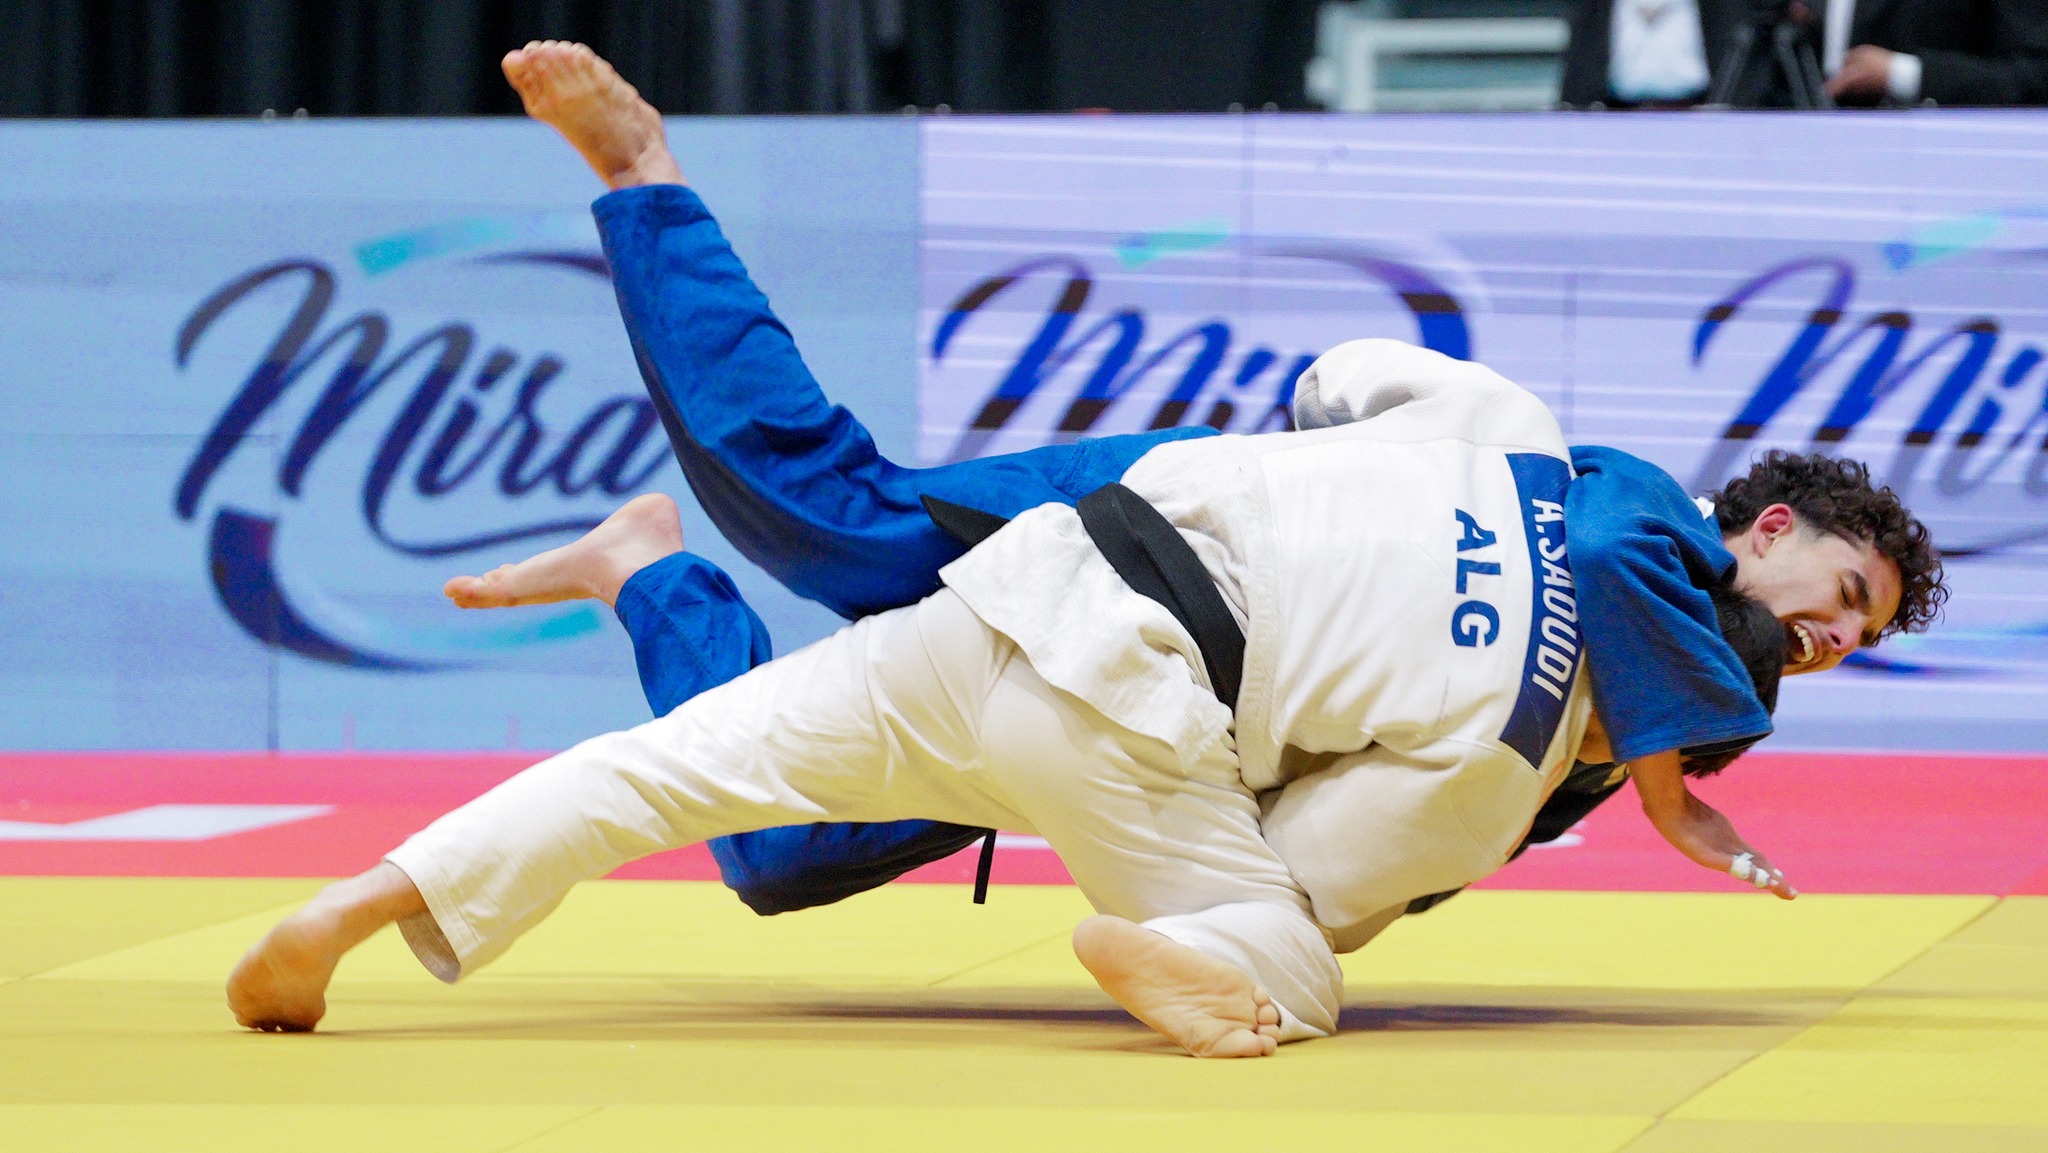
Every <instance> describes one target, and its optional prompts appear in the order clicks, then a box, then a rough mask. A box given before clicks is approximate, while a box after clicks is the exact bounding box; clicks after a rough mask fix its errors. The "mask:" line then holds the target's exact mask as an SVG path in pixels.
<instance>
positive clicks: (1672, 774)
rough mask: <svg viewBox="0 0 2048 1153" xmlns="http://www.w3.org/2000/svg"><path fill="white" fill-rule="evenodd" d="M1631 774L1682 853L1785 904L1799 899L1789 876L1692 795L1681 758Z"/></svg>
mask: <svg viewBox="0 0 2048 1153" xmlns="http://www.w3.org/2000/svg"><path fill="white" fill-rule="evenodd" d="M1629 771H1630V774H1631V775H1632V776H1633V777H1634V778H1635V784H1636V792H1637V794H1638V795H1639V796H1640V797H1641V798H1642V802H1643V813H1644V815H1646V816H1648V817H1649V818H1650V823H1651V824H1653V825H1655V826H1657V831H1658V832H1660V833H1662V834H1664V839H1665V840H1667V841H1670V842H1671V844H1672V846H1673V847H1674V848H1676V849H1677V850H1678V851H1679V852H1681V853H1684V854H1685V855H1686V856H1688V857H1690V858H1692V859H1693V860H1694V861H1696V862H1698V863H1699V864H1701V865H1705V866H1706V867H1707V868H1709V869H1714V870H1716V871H1718V872H1725V873H1727V874H1728V875H1729V876H1731V877H1733V878H1735V879H1736V880H1738V881H1741V882H1743V883H1745V884H1748V885H1751V886H1753V887H1755V888H1757V889H1761V890H1765V891H1767V892H1771V893H1775V894H1776V895H1777V896H1778V897H1780V898H1781V899H1783V900H1787V901H1789V900H1791V899H1792V898H1794V897H1797V896H1798V895H1799V890H1797V889H1795V888H1793V887H1792V885H1791V882H1789V881H1787V880H1786V879H1785V874H1784V873H1782V872H1780V871H1778V869H1776V868H1775V867H1773V866H1772V865H1771V863H1770V862H1769V861H1767V860H1765V859H1764V855H1763V854H1762V853H1759V852H1757V851H1756V850H1755V849H1753V848H1751V847H1750V845H1749V843H1748V842H1747V841H1744V840H1743V839H1742V835H1741V834H1740V833H1737V832H1736V831H1735V826H1734V825H1733V824H1731V823H1729V820H1728V818H1726V817H1724V816H1722V815H1721V814H1720V813H1718V812H1716V811H1715V810H1714V807H1713V806H1712V805H1709V804H1707V803H1706V802H1705V801H1702V800H1700V799H1699V798H1698V797H1695V796H1693V795H1692V790H1691V789H1688V788H1687V787H1686V785H1685V777H1684V775H1683V774H1682V773H1681V772H1680V760H1679V755H1678V754H1677V753H1676V752H1670V753H1658V754H1656V755H1654V756H1649V757H1642V758H1639V759H1638V760H1636V761H1635V762H1634V763H1632V764H1631V765H1630V766H1629Z"/></svg>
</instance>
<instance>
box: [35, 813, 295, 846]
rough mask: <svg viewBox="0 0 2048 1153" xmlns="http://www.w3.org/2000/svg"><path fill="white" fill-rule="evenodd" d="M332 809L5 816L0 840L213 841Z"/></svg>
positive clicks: (284, 823) (287, 822) (285, 823)
mask: <svg viewBox="0 0 2048 1153" xmlns="http://www.w3.org/2000/svg"><path fill="white" fill-rule="evenodd" d="M333 811H334V806H333V805H151V806H149V807H148V808H146V809H131V810H129V811H128V812H125V813H109V814H107V815H106V816H104V817H89V818H87V819H86V820H83V821H72V822H70V823H69V824H62V825H59V824H50V823H46V822H43V821H0V841H210V840H212V839H214V838H215V837H228V836H233V835H234V834H236V833H247V832H250V831H252V830H255V829H268V828H271V827H273V826H275V825H288V824H290V823H292V822H293V821H303V820H305V819H307V818H308V817H319V816H324V815H326V814H328V813H331V812H333Z"/></svg>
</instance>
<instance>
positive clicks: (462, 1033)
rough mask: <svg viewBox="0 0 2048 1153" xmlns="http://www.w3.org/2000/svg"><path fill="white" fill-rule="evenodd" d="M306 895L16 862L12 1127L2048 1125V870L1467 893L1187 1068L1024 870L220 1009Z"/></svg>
mask: <svg viewBox="0 0 2048 1153" xmlns="http://www.w3.org/2000/svg"><path fill="white" fill-rule="evenodd" d="M315 887H316V885H315V884H314V883H313V882H305V881H248V880H187V879H176V880H162V879H159V880H109V879H69V878H67V879H37V878H6V879H0V925H4V926H5V930H4V932H0V1149H4V1150H8V1151H10V1153H12V1151H14V1150H23V1151H29V1150H96V1149H109V1150H111V1149H120V1150H158V1149H160V1150H188V1149H189V1150H207V1151H231V1150H243V1149H250V1150H254V1149H265V1150H271V1149H292V1150H326V1149H335V1150H342V1149H347V1150H362V1149H371V1150H376V1151H377V1153H402V1151H405V1150H413V1149H420V1150H433V1151H435V1153H461V1151H468V1150H477V1151H486V1150H492V1151H495V1150H511V1149H518V1150H532V1151H569V1150H642V1149H645V1150H656V1149H659V1150H664V1151H667V1150H678V1149H725V1150H748V1151H754V1150H785V1149H787V1150H840V1149H846V1150H864V1149H878V1150H879V1149H887V1150H921V1149H947V1150H953V1149H969V1148H971V1149H977V1150H992V1151H1007V1150H1041V1149H1063V1150H1064V1149H1097V1148H1100V1149H1113V1150H1117V1151H1119V1153H1141V1151H1145V1150H1155V1149H1156V1150H1173V1151H1175V1153H1184V1151H1185V1150H1188V1149H1199V1148H1211V1147H1220V1148H1238V1147H1246V1148H1267V1147H1275V1148H1286V1147H1288V1145H1287V1143H1288V1142H1299V1141H1308V1140H1314V1141H1317V1142H1319V1143H1320V1145H1321V1147H1326V1148H1346V1149H1349V1148H1357V1149H1371V1150H1376V1151H1377V1150H1429V1151H1433V1153H1434V1151H1455V1150H1503V1151H1508V1150H1512V1151H1516V1153H1540V1151H1549V1150H1556V1151H1558V1153H1605V1151H1610V1150H1623V1149H1626V1150H1631V1151H1637V1153H1670V1151H1678V1150H1700V1151H1707V1150H1713V1151H1715V1153H1726V1151H1729V1150H1741V1151H1742V1153H1777V1151H1785V1153H1792V1151H1795V1150H1796V1151H1800V1153H1811V1151H1825V1150H1853V1151H1855V1153H1892V1151H1895V1150H1896V1151H1904V1150H1944V1151H1946V1150H1970V1149H1986V1150H2020V1149H2029V1150H2039V1149H2048V1103H2044V1102H2048V898H2026V897H2014V898H2007V899H2005V900H2003V901H1996V900H1993V899H1991V898H1981V897H1845V896H1838V897H1830V896H1807V897H1803V898H1801V899H1800V900H1799V901H1797V902H1795V903H1792V904H1785V903H1783V902H1777V901H1772V900H1768V899H1766V898H1762V897H1759V896H1754V895H1750V894H1745V893H1728V894H1637V893H1535V892H1478V893H1468V894H1466V895H1464V896H1462V897H1459V898H1458V899H1457V900H1455V901H1452V902H1450V903H1449V904H1447V905H1445V906H1443V907H1442V908H1440V909H1437V910H1434V911H1432V912H1430V913H1429V914H1427V915H1425V916H1422V917H1412V918H1408V919H1407V920H1405V921H1404V922H1402V923H1401V924H1400V925H1397V926H1396V927H1395V928H1394V929H1393V930H1390V931H1389V932H1388V933H1387V934H1386V936H1385V937H1384V938H1383V939H1382V940H1380V941H1379V942H1376V943H1375V944H1374V945H1372V946H1371V947H1369V948H1368V949H1366V950H1364V951H1363V952H1361V953H1358V954H1356V955H1354V956H1353V957H1351V958H1348V959H1347V961H1346V966H1345V968H1346V972H1347V974H1348V976H1349V982H1350V994H1349V999H1348V1007H1347V1009H1346V1011H1345V1016H1344V1023H1345V1026H1346V1031H1345V1032H1344V1034H1343V1035H1342V1036H1340V1037H1337V1038H1335V1039H1333V1040H1328V1041H1315V1042H1309V1043H1306V1044H1302V1045H1294V1046H1289V1047H1287V1048H1285V1049H1283V1050H1282V1051H1281V1053H1280V1055H1279V1056H1278V1057H1276V1058H1273V1059H1270V1060H1265V1061H1244V1062H1202V1061H1195V1060H1192V1059H1188V1058H1183V1057H1179V1056H1176V1055H1174V1054H1173V1052H1172V1051H1171V1050H1170V1049H1169V1048H1168V1047H1167V1046H1166V1045H1164V1044H1163V1043H1161V1042H1158V1041H1156V1040H1155V1039H1154V1038H1153V1036H1152V1035H1151V1034H1150V1033H1149V1032H1148V1031H1146V1030H1145V1029H1144V1028H1143V1027H1142V1026H1139V1025H1138V1024H1136V1023H1135V1022H1133V1021H1131V1020H1130V1019H1129V1018H1127V1017H1125V1016H1124V1015H1123V1014H1122V1013H1121V1012H1120V1011H1118V1010H1117V1009H1116V1008H1115V1007H1114V1006H1113V1005H1111V1004H1110V1003H1109V1002H1108V1000H1107V999H1106V998H1104V997H1103V996H1102V995H1101V993H1100V992H1098V991H1097V990H1096V989H1095V988H1094V986H1093V984H1092V983H1091V982H1090V981H1089V980H1088V978H1087V975H1086V974H1085V973H1084V972H1083V971H1082V970H1081V969H1080V967H1079V966H1078V965H1077V964H1076V963H1075V962H1074V961H1073V959H1072V956H1071V954H1070V953H1068V951H1067V946H1066V934H1067V931H1068V930H1069V929H1070V928H1071V926H1072V925H1073V923H1074V922H1075V921H1076V920H1078V919H1079V918H1080V917H1082V916H1084V915H1086V913H1087V911H1088V910H1087V908H1086V906H1085V904H1084V903H1083V902H1082V901H1081V899H1080V898H1079V896H1078V895H1077V894H1076V893H1075V892H1074V891H1073V890H1071V889H1066V888H1057V887H1037V886H1027V887H1013V888H999V889H997V890H996V891H995V892H994V893H992V894H991V897H990V902H989V904H988V905H987V906H986V907H981V908H977V907H975V906H973V905H971V904H970V903H969V902H968V900H967V898H966V894H965V893H964V891H962V890H961V889H958V888H952V887H943V886H914V885H898V886H893V887H891V888H888V889H885V890H882V891H879V892H875V893H870V894H866V895H864V896H862V897H859V898H856V899H854V900H852V901H848V902H845V903H844V904H841V905H838V906H834V907H831V908H828V909H821V910H812V911H810V912H807V913H799V914H793V915H788V916H783V917H777V918H772V919H766V920H764V919H761V918H757V917H755V916H753V915H752V914H751V913H748V912H747V911H746V910H745V909H744V908H742V907H741V906H740V905H739V903H738V902H737V901H736V900H734V899H733V898H732V897H731V896H730V895H729V894H727V893H726V892H725V891H724V890H723V889H721V888H719V887H718V886H716V885H711V884H705V883H695V882H655V881H621V882H608V883H600V884H596V885H590V886H586V887H584V888H583V889H581V890H579V891H578V892H577V893H576V894H574V895H573V896H572V897H571V898H570V900H569V901H568V903H567V904H565V905H564V906H563V908H562V909H561V911H560V912H559V913H558V914H557V915H556V916H555V917H554V918H552V919H551V920H550V921H549V922H547V924H545V925H544V926H542V927H541V929H540V930H538V931H537V932H535V933H534V934H533V935H532V936H531V937H529V938H528V939H527V940H525V941H523V942H521V943H520V945H519V946H518V947H517V948H515V949H514V950H513V951H512V952H511V953H510V954H509V955H508V956H506V957H505V958H504V960H503V961H501V962H500V963H498V964H497V965H495V966H493V967H492V968H490V969H487V970H485V971H484V972H482V973H480V974H478V975H477V976H476V977H475V978H474V979H472V980H470V981H467V982H465V983H464V984H463V985H461V986H459V987H454V988H450V987H446V986H442V985H440V984H438V983H436V982H435V981H434V980H432V979H431V978H430V977H428V976H427V975H426V974H425V973H424V972H423V971H422V970H421V969H420V968H419V967H418V965H417V964H416V963H415V962H414V961H413V960H412V958H411V956H410V954H408V953H407V952H406V951H405V949H404V947H403V945H402V944H401V943H400V942H399V941H398V939H397V937H396V935H395V934H392V933H388V932H387V933H385V934H383V935H380V936H379V937H377V938H375V939H373V940H372V941H371V942H370V943H369V944H368V945H366V946H365V947H364V948H363V949H362V950H360V951H358V952H357V953H356V954H354V955H352V956H351V957H350V958H349V959H348V960H347V961H346V962H345V963H344V964H343V966H342V969H341V971H340V973H339V974H338V975H337V978H336V981H335V985H334V987H333V989H332V991H331V993H330V998H329V1000H330V1013H329V1016H328V1018H327V1020H326V1022H325V1023H324V1024H323V1026H322V1030H321V1032H319V1033H317V1034H313V1035H307V1036H264V1035H256V1034H250V1033H245V1032H242V1031H240V1030H238V1029H236V1028H235V1027H234V1024H233V1022H232V1021H231V1020H230V1018H229V1017H228V1015H227V1011H226V1008H225V1006H224V1004H223V1001H222V995H221V983H222V980H223V978H224V977H225V975H226V973H227V970H228V968H229V966H230V965H232V964H233V962H234V960H235V958H236V957H237V956H239V955H240V953H241V952H242V950H244V949H245V948H246V947H247V946H248V945H249V944H250V943H251V942H252V941H254V940H255V939H256V938H257V937H258V936H259V935H260V934H261V933H262V931H263V930H264V929H265V928H267V927H268V926H269V925H270V924H271V923H272V922H273V921H275V920H276V918H277V917H278V916H280V915H282V913H283V912H285V911H286V910H288V909H289V908H290V907H291V906H292V904H293V903H294V902H296V901H298V900H300V899H303V897H304V896H306V895H307V894H309V893H310V892H311V891H312V890H313V889H314V888H315Z"/></svg>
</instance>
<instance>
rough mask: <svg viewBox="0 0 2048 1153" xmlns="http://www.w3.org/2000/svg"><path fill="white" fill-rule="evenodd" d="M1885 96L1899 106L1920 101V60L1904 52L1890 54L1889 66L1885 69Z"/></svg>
mask: <svg viewBox="0 0 2048 1153" xmlns="http://www.w3.org/2000/svg"><path fill="white" fill-rule="evenodd" d="M1884 90H1885V95H1887V96H1890V97H1891V98H1892V99H1893V100H1896V101H1898V102H1899V103H1901V104H1917V103H1919V101H1920V58H1919V57H1918V56H1908V55H1906V54H1905V53H1904V52H1894V53H1892V59H1891V64H1890V66H1889V67H1888V68H1887V69H1886V73H1885V81H1884Z"/></svg>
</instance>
